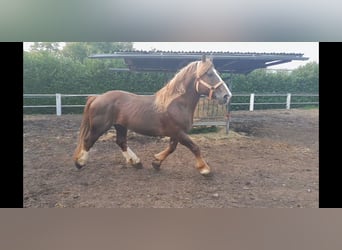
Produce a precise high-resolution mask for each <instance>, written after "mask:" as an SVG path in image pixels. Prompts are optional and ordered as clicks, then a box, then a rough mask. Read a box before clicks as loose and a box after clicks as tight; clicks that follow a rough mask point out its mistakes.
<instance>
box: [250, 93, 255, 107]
mask: <svg viewBox="0 0 342 250" xmlns="http://www.w3.org/2000/svg"><path fill="white" fill-rule="evenodd" d="M253 110H254V93H252V94H251V97H250V99H249V111H253Z"/></svg>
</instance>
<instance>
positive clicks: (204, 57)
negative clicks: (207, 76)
mask: <svg viewBox="0 0 342 250" xmlns="http://www.w3.org/2000/svg"><path fill="white" fill-rule="evenodd" d="M205 60H206V56H205V54H204V55H202V62H205Z"/></svg>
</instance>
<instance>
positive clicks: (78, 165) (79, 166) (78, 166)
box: [75, 162, 84, 169]
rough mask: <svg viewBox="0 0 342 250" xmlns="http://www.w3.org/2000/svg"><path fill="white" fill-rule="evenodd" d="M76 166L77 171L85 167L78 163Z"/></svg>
mask: <svg viewBox="0 0 342 250" xmlns="http://www.w3.org/2000/svg"><path fill="white" fill-rule="evenodd" d="M75 166H76V168H77V169H81V168H83V167H84V165H81V164H79V163H78V162H75Z"/></svg>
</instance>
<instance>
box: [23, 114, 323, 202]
mask: <svg viewBox="0 0 342 250" xmlns="http://www.w3.org/2000/svg"><path fill="white" fill-rule="evenodd" d="M23 122H24V135H23V136H24V145H23V146H24V148H23V150H24V207H51V208H52V207H72V208H77V207H117V208H129V207H144V208H152V207H153V208H229V207H251V208H255V207H267V208H282V207H284V208H290V207H302V208H317V207H318V170H319V169H318V168H319V166H318V110H317V109H312V110H296V109H292V110H271V111H253V112H249V111H234V112H232V118H231V122H230V132H229V134H228V135H227V134H226V133H225V129H224V128H222V130H220V131H219V132H216V133H208V134H196V135H191V137H192V138H193V139H194V141H195V142H196V143H197V144H198V145H199V147H200V149H201V151H202V154H203V156H204V158H205V159H206V161H207V162H208V164H209V165H210V166H211V169H212V175H211V176H209V177H204V176H202V175H200V174H199V172H198V171H197V170H196V169H195V167H194V166H195V158H194V156H193V155H192V153H191V152H190V151H189V150H188V149H187V148H185V147H184V146H182V145H178V147H177V149H176V151H175V152H174V153H173V154H171V155H170V156H169V157H168V158H167V159H166V160H165V161H164V162H163V164H162V166H161V170H159V171H157V170H155V169H154V168H153V167H152V166H151V162H152V159H153V155H154V154H155V153H158V152H159V151H161V150H162V149H164V148H165V147H166V146H167V144H168V141H167V140H166V139H167V138H154V137H146V136H141V135H137V134H135V133H132V132H129V139H128V145H129V146H130V148H132V150H133V151H134V152H135V153H136V154H137V155H138V156H139V157H140V159H141V160H142V162H143V164H144V168H143V169H135V168H133V167H132V166H130V165H126V164H125V159H124V157H123V156H122V154H121V151H120V149H119V147H118V146H117V145H116V144H115V140H114V137H115V134H114V130H110V131H109V132H108V133H107V134H105V135H104V136H103V137H101V138H100V140H98V141H97V142H96V143H95V145H94V147H93V148H92V149H91V151H90V154H89V161H88V164H87V165H86V166H85V167H84V168H83V169H81V170H77V169H76V168H75V166H74V164H73V161H72V155H73V151H74V149H75V147H76V141H77V136H78V130H79V126H80V122H81V115H62V116H60V117H57V116H55V115H35V116H33V115H30V116H24V121H23Z"/></svg>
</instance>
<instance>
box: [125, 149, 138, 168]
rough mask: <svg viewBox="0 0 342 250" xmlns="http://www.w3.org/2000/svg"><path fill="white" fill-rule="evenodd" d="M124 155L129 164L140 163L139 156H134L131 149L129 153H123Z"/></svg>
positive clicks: (128, 150)
mask: <svg viewBox="0 0 342 250" xmlns="http://www.w3.org/2000/svg"><path fill="white" fill-rule="evenodd" d="M122 154H123V156H124V157H125V158H126V161H127V162H128V163H131V164H137V163H139V162H140V159H139V158H138V156H136V154H134V152H133V151H132V150H131V149H130V148H129V147H127V151H122Z"/></svg>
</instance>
